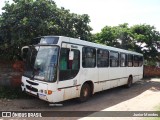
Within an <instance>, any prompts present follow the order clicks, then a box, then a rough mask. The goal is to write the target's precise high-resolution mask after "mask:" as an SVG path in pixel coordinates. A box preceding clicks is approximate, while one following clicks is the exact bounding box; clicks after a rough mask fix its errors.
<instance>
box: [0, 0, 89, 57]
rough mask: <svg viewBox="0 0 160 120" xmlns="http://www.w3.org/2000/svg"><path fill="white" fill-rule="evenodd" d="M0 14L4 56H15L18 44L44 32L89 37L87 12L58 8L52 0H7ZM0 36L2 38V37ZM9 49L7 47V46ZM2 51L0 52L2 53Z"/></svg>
mask: <svg viewBox="0 0 160 120" xmlns="http://www.w3.org/2000/svg"><path fill="white" fill-rule="evenodd" d="M3 10H4V12H3V13H2V15H1V16H0V33H1V37H2V40H3V42H2V43H1V45H0V49H1V51H2V50H3V51H5V52H3V54H4V55H3V56H6V54H8V55H9V56H10V57H11V58H14V57H15V58H17V55H19V54H20V48H21V47H22V46H24V45H28V44H32V43H33V42H34V41H32V39H33V38H35V37H39V36H43V35H63V36H69V37H76V38H81V39H84V40H89V39H90V36H91V33H90V31H91V30H92V28H91V27H90V26H89V25H88V24H89V22H90V19H89V16H88V15H86V14H84V15H77V14H74V13H70V11H69V10H66V9H64V8H57V6H56V4H55V2H54V1H52V0H13V3H12V4H9V3H8V2H6V4H5V6H4V7H3ZM2 40H1V41H2ZM7 49H9V50H7ZM1 55H2V54H1Z"/></svg>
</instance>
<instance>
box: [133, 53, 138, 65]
mask: <svg viewBox="0 0 160 120" xmlns="http://www.w3.org/2000/svg"><path fill="white" fill-rule="evenodd" d="M133 65H134V67H138V66H139V56H137V55H134V62H133Z"/></svg>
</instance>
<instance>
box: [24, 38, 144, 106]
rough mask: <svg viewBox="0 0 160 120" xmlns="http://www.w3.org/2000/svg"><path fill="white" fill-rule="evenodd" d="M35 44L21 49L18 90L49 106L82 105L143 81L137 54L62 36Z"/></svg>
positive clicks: (140, 62) (140, 61) (140, 57)
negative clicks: (69, 102)
mask: <svg viewBox="0 0 160 120" xmlns="http://www.w3.org/2000/svg"><path fill="white" fill-rule="evenodd" d="M36 40H39V43H38V44H36V45H31V46H28V47H27V46H26V47H23V48H22V52H23V55H24V56H27V57H26V59H25V65H26V68H25V72H24V75H23V76H22V85H21V87H22V91H25V92H27V93H30V94H31V95H35V96H37V97H38V98H40V99H42V100H45V101H48V102H50V103H56V102H60V101H64V100H68V99H72V98H78V99H79V101H81V102H84V101H86V100H88V98H89V97H90V96H91V95H93V94H94V93H96V92H99V91H103V90H107V89H110V88H114V87H117V86H122V85H126V86H127V87H130V86H131V85H132V83H134V82H136V81H137V80H140V79H142V77H143V55H142V54H140V53H137V52H132V51H128V50H123V49H118V48H114V47H109V46H105V45H100V44H96V43H92V42H87V41H83V40H80V39H75V38H70V37H63V36H43V37H40V38H37V39H36ZM25 51H27V54H26V52H25Z"/></svg>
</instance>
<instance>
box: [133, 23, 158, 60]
mask: <svg viewBox="0 0 160 120" xmlns="http://www.w3.org/2000/svg"><path fill="white" fill-rule="evenodd" d="M130 29H131V32H132V37H133V39H134V42H135V51H137V52H142V53H143V54H144V57H145V59H147V60H156V59H157V58H158V56H159V54H158V45H159V42H160V33H159V32H158V31H156V28H155V27H154V26H150V25H146V24H142V25H134V26H132V27H131V28H130Z"/></svg>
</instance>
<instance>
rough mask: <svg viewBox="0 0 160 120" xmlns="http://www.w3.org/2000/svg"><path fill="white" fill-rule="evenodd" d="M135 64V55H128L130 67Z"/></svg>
mask: <svg viewBox="0 0 160 120" xmlns="http://www.w3.org/2000/svg"><path fill="white" fill-rule="evenodd" d="M132 66H133V55H130V54H129V55H128V67H132Z"/></svg>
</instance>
